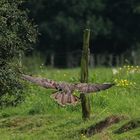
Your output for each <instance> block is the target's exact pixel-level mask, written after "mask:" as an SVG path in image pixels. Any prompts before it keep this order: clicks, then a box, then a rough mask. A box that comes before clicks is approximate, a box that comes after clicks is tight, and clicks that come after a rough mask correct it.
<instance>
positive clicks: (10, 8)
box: [0, 0, 37, 106]
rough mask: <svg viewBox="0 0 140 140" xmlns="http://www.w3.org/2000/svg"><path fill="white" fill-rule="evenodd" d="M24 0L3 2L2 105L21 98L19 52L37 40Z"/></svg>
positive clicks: (0, 40) (0, 32)
mask: <svg viewBox="0 0 140 140" xmlns="http://www.w3.org/2000/svg"><path fill="white" fill-rule="evenodd" d="M23 4H24V2H23V0H1V1H0V105H1V106H2V105H16V104H17V103H18V102H19V101H21V100H22V98H21V97H22V93H23V92H22V84H21V83H20V78H19V72H18V68H19V63H18V61H15V60H16V59H17V60H18V59H19V57H20V55H21V54H22V53H23V52H24V51H26V50H28V49H29V48H30V47H31V45H32V44H33V43H35V42H36V37H37V30H36V28H35V26H34V25H33V24H32V22H29V20H28V17H27V11H25V10H24V8H23V7H24V6H23Z"/></svg>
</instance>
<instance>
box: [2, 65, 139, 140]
mask: <svg viewBox="0 0 140 140" xmlns="http://www.w3.org/2000/svg"><path fill="white" fill-rule="evenodd" d="M131 69H133V67H132V68H131V67H130V68H129V67H127V68H123V70H122V69H120V73H119V74H116V75H115V76H114V75H113V73H112V69H111V68H95V69H90V71H89V82H92V83H104V82H113V81H116V83H117V86H114V87H112V88H110V89H108V90H105V91H101V92H100V93H95V94H91V95H88V96H90V102H91V112H92V114H91V119H90V120H88V121H83V120H82V117H81V116H82V115H81V114H82V113H81V106H80V103H79V104H78V105H76V106H67V107H61V106H59V105H58V104H57V103H56V102H54V101H53V100H52V99H51V98H50V95H51V93H52V92H53V90H46V89H44V88H42V87H39V86H37V85H34V84H31V83H29V82H25V84H26V86H27V88H26V89H25V91H24V92H25V96H26V97H25V101H24V102H23V103H21V104H20V105H18V106H16V107H7V108H3V109H1V110H0V140H93V139H94V140H139V139H140V127H138V128H136V129H133V130H131V131H128V132H125V133H122V134H115V133H113V132H114V131H115V130H117V129H118V128H119V127H120V126H122V125H123V124H124V123H126V122H128V121H129V120H132V119H135V118H140V88H139V85H140V71H138V70H136V71H135V70H134V71H132V72H130V70H131ZM129 72H130V73H129ZM28 73H30V74H33V75H34V76H41V77H46V78H49V79H54V80H56V81H68V82H78V81H79V79H80V68H75V69H52V68H48V67H44V66H42V65H41V66H40V67H36V68H34V70H31V69H30V70H29V71H28ZM121 79H123V80H121ZM110 115H124V116H126V119H124V120H122V121H120V122H119V123H117V124H113V125H111V126H110V127H108V128H106V129H104V130H103V131H102V132H101V133H97V134H95V135H93V136H92V137H86V136H85V135H83V134H81V130H82V129H85V128H87V127H89V126H91V125H93V124H96V123H97V122H99V121H101V120H104V119H105V118H106V117H108V116H110Z"/></svg>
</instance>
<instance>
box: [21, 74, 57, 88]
mask: <svg viewBox="0 0 140 140" xmlns="http://www.w3.org/2000/svg"><path fill="white" fill-rule="evenodd" d="M22 79H24V80H27V81H30V82H32V83H35V84H37V85H39V86H42V87H45V88H49V89H56V88H57V84H58V83H57V82H55V81H53V80H50V79H45V78H40V77H33V76H29V75H24V74H22Z"/></svg>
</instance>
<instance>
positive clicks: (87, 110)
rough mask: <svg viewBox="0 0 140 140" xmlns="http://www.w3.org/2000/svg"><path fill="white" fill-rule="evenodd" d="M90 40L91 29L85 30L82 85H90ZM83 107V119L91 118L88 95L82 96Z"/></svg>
mask: <svg viewBox="0 0 140 140" xmlns="http://www.w3.org/2000/svg"><path fill="white" fill-rule="evenodd" d="M89 40H90V29H85V30H84V36H83V51H82V58H81V83H88V63H89ZM80 98H81V105H82V117H83V119H84V120H86V119H89V118H90V100H89V97H88V95H86V96H85V95H84V94H83V93H81V94H80Z"/></svg>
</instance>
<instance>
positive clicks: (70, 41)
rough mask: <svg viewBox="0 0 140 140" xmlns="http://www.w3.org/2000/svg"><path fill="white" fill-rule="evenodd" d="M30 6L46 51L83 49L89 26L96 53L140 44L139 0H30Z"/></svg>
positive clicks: (42, 48) (118, 51) (129, 48)
mask: <svg viewBox="0 0 140 140" xmlns="http://www.w3.org/2000/svg"><path fill="white" fill-rule="evenodd" d="M26 7H28V8H29V10H30V18H33V19H34V20H35V22H36V24H37V25H38V26H39V32H40V37H39V43H38V45H37V50H39V51H41V52H42V53H44V54H46V53H47V52H48V51H49V52H57V53H59V52H70V51H73V50H78V49H81V46H82V35H83V30H84V29H85V28H86V27H88V28H90V29H91V45H90V46H91V51H92V52H94V53H102V52H109V53H114V54H119V53H123V52H124V51H126V50H132V49H136V48H138V46H139V41H140V39H139V31H140V2H139V1H138V0H124V1H122V0H118V1H112V0H94V1H93V0H70V1H68V0H53V1H52V0H30V2H29V3H27V5H26ZM64 58H65V56H63V58H62V60H63V61H64V60H65V59H64ZM59 61H60V60H59Z"/></svg>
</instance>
